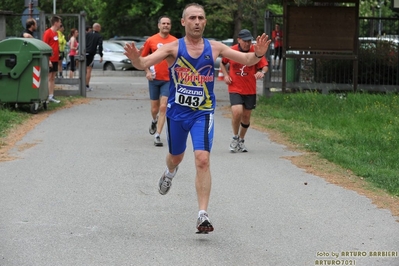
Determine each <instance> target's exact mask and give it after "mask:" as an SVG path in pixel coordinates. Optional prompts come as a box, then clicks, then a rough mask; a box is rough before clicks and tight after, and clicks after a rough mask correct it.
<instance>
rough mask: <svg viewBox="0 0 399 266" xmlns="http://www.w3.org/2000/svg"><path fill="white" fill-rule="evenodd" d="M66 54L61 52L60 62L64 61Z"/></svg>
mask: <svg viewBox="0 0 399 266" xmlns="http://www.w3.org/2000/svg"><path fill="white" fill-rule="evenodd" d="M64 57H65V54H64V52H60V57H58V60H60V61H62V60H64Z"/></svg>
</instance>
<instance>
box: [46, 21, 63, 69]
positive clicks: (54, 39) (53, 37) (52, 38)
mask: <svg viewBox="0 0 399 266" xmlns="http://www.w3.org/2000/svg"><path fill="white" fill-rule="evenodd" d="M43 42H45V43H47V44H48V45H50V47H51V48H52V49H53V54H52V56H51V57H50V61H51V62H58V58H59V57H60V52H59V45H58V33H57V32H56V31H53V30H52V29H51V28H49V29H47V30H46V31H45V32H44V34H43Z"/></svg>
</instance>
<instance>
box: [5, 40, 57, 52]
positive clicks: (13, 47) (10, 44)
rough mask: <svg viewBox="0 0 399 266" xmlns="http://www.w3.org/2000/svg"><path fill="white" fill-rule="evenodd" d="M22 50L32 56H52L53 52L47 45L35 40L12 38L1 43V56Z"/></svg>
mask: <svg viewBox="0 0 399 266" xmlns="http://www.w3.org/2000/svg"><path fill="white" fill-rule="evenodd" d="M22 50H24V51H29V52H30V53H32V54H52V52H53V50H52V49H51V47H50V46H49V45H48V44H47V43H45V42H43V41H41V40H38V39H34V38H11V39H6V40H3V41H1V42H0V54H1V53H17V52H20V51H22Z"/></svg>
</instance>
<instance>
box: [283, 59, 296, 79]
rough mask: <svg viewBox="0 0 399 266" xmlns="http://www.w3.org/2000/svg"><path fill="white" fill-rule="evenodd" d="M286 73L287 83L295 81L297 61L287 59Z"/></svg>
mask: <svg viewBox="0 0 399 266" xmlns="http://www.w3.org/2000/svg"><path fill="white" fill-rule="evenodd" d="M285 72H286V82H294V81H295V59H294V58H286V59H285Z"/></svg>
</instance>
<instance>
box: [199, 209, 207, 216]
mask: <svg viewBox="0 0 399 266" xmlns="http://www.w3.org/2000/svg"><path fill="white" fill-rule="evenodd" d="M205 213H206V211H205V210H200V211H199V212H198V217H200V216H201V215H202V214H205Z"/></svg>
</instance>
